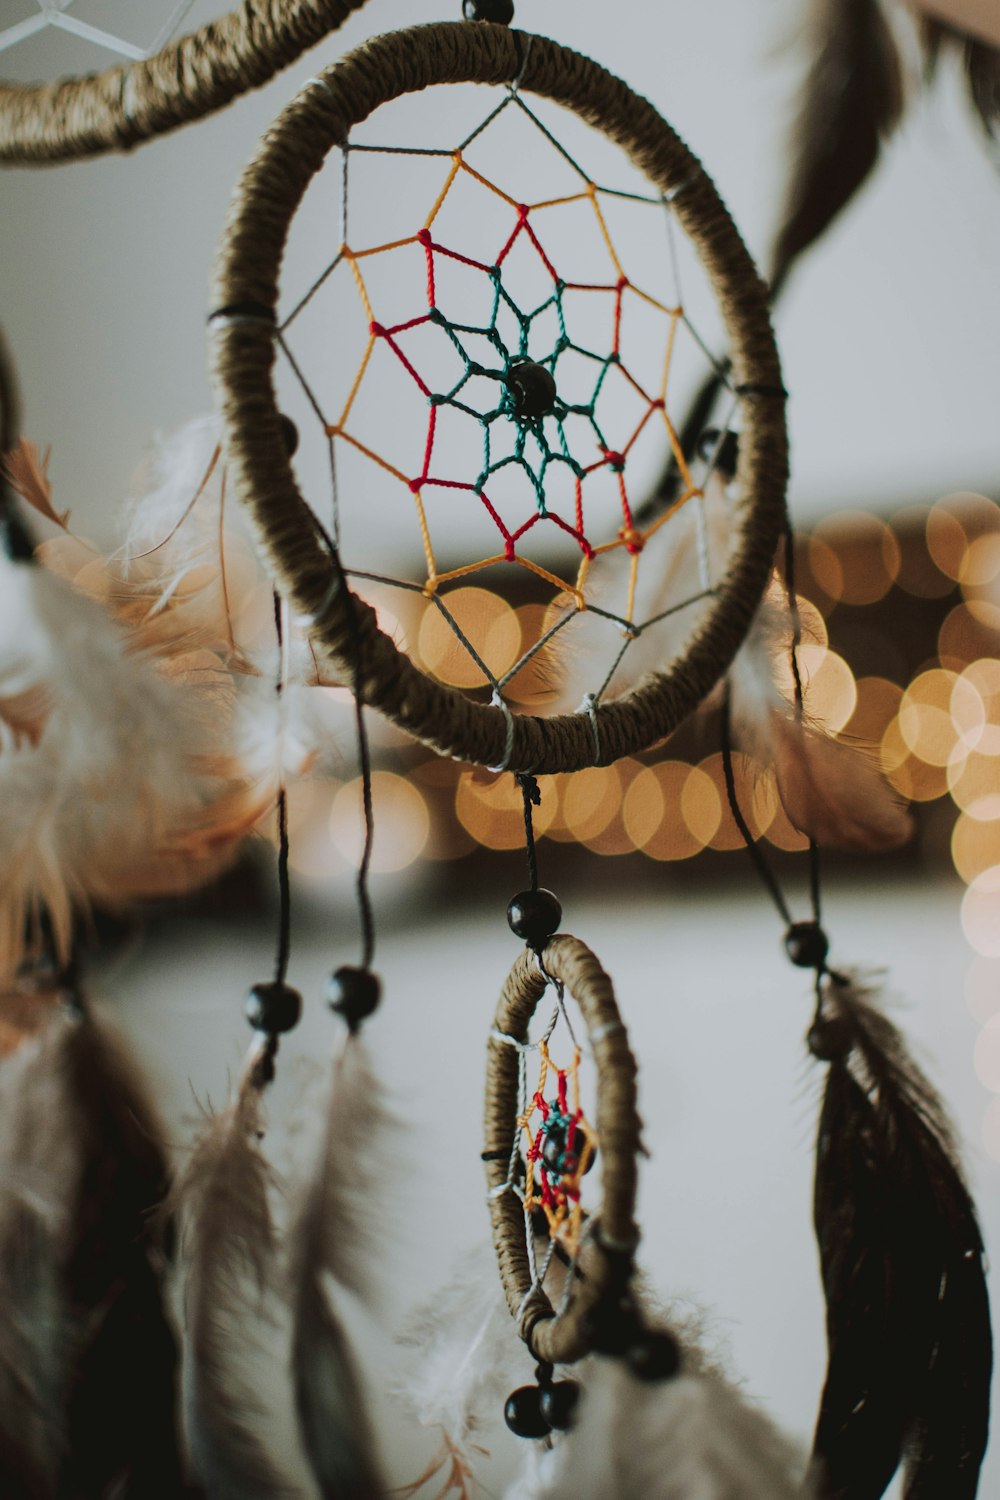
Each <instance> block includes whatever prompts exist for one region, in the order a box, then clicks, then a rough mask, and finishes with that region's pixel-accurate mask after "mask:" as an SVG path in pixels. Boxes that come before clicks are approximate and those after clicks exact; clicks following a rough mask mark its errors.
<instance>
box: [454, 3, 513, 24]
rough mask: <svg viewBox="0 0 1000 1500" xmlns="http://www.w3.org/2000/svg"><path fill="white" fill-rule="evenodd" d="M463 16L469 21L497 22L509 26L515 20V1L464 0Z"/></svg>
mask: <svg viewBox="0 0 1000 1500" xmlns="http://www.w3.org/2000/svg"><path fill="white" fill-rule="evenodd" d="M462 15H463V16H464V17H465V19H466V20H467V21H496V22H497V23H498V24H499V25H500V26H509V25H510V23H511V21H513V19H514V0H462Z"/></svg>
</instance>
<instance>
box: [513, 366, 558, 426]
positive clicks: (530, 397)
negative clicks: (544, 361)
mask: <svg viewBox="0 0 1000 1500" xmlns="http://www.w3.org/2000/svg"><path fill="white" fill-rule="evenodd" d="M504 384H505V385H506V387H507V390H508V392H509V393H510V400H511V405H512V406H513V408H514V415H515V417H517V418H518V419H519V420H520V421H522V422H531V421H534V420H536V419H537V418H538V417H547V416H548V414H549V412H550V411H551V410H552V408H553V407H554V406H555V404H556V382H555V376H554V375H553V374H552V371H551V370H547V369H546V368H545V366H544V365H536V364H535V363H534V361H533V360H530V359H522V360H519V361H518V363H517V364H513V365H511V367H510V369H509V370H508V371H507V374H506V375H505V376H504Z"/></svg>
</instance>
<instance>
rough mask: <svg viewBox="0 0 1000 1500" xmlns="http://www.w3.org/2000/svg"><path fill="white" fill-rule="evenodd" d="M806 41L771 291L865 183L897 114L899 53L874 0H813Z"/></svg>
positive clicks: (900, 107)
mask: <svg viewBox="0 0 1000 1500" xmlns="http://www.w3.org/2000/svg"><path fill="white" fill-rule="evenodd" d="M810 46H811V51H812V62H811V65H810V68H809V73H808V75H807V77H806V80H805V83H804V86H803V90H802V96H801V99H800V103H799V109H798V115H797V118H796V121H795V125H794V128H793V132H792V141H793V145H792V152H791V156H792V160H791V170H790V173H789V179H788V185H787V189H786V194H785V204H784V209H783V211H782V216H781V222H780V227H779V229H778V234H777V238H776V242H775V248H774V253H773V257H772V262H771V277H770V279H771V288H772V295H776V294H777V291H778V289H779V287H780V285H781V283H782V282H783V281H784V279H785V277H786V275H787V274H788V272H789V270H790V269H791V267H792V265H793V263H794V262H795V261H796V260H797V259H798V257H799V256H800V255H801V254H802V253H803V251H805V250H807V249H808V248H809V246H810V245H812V244H813V242H814V241H815V240H818V239H819V237H820V236H821V235H822V234H823V233H824V232H825V230H826V229H827V228H828V226H829V225H830V224H831V223H832V222H833V220H834V219H835V218H836V217H837V215H838V214H839V213H840V212H841V210H842V209H843V208H844V207H845V206H846V205H847V204H848V203H849V202H850V200H851V199H852V198H853V197H854V194H855V193H856V192H857V191H858V189H859V188H860V187H861V186H862V184H863V183H864V182H865V181H866V179H867V177H868V175H869V173H870V172H871V171H872V169H873V167H874V166H875V163H876V162H877V160H878V156H879V152H880V150H881V147H882V142H883V141H884V140H885V139H886V138H887V137H888V136H889V135H891V133H892V132H893V130H895V128H896V126H897V125H898V124H899V121H900V119H901V117H902V114H903V105H904V89H903V74H902V68H901V65H900V59H899V53H898V50H897V47H896V43H895V40H894V38H893V35H892V32H891V30H890V28H889V25H888V23H887V21H886V18H885V16H884V15H883V13H882V10H881V7H880V4H879V0H813V3H812V17H811V22H810Z"/></svg>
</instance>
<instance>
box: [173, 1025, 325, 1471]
mask: <svg viewBox="0 0 1000 1500" xmlns="http://www.w3.org/2000/svg"><path fill="white" fill-rule="evenodd" d="M273 1055H274V1054H273V1044H271V1043H268V1042H267V1041H266V1040H264V1039H261V1040H258V1041H256V1042H255V1043H254V1046H253V1048H252V1050H251V1053H250V1055H249V1058H248V1060H247V1063H246V1066H245V1068H244V1072H243V1076H242V1078H241V1080H240V1083H239V1086H238V1088H237V1092H236V1097H235V1100H234V1102H233V1103H232V1104H231V1105H230V1106H229V1108H228V1109H226V1110H224V1111H222V1112H221V1113H220V1114H219V1115H217V1116H216V1117H215V1119H213V1120H212V1121H211V1122H210V1123H209V1125H208V1127H207V1129H206V1130H205V1132H204V1134H203V1135H202V1137H201V1139H200V1140H199V1141H198V1143H197V1145H196V1147H195V1150H194V1152H193V1155H192V1157H191V1161H190V1163H189V1165H188V1167H187V1169H186V1171H185V1173H184V1175H183V1177H182V1179H181V1181H180V1182H179V1183H178V1186H177V1189H176V1194H175V1200H174V1205H175V1211H176V1214H177V1219H178V1224H179V1229H180V1245H181V1257H182V1266H183V1308H184V1325H185V1334H186V1339H185V1348H184V1361H183V1366H184V1376H183V1388H184V1411H185V1425H186V1430H187V1439H188V1446H189V1449H190V1456H191V1465H192V1469H193V1471H194V1475H195V1478H196V1479H197V1480H198V1482H199V1483H200V1484H201V1485H202V1487H203V1488H204V1490H205V1493H206V1495H207V1496H208V1497H209V1500H292V1497H297V1496H298V1495H299V1494H300V1491H299V1489H298V1487H297V1486H296V1485H295V1484H294V1483H293V1481H292V1479H291V1478H290V1477H289V1476H287V1475H286V1474H284V1473H283V1472H282V1470H281V1469H280V1467H279V1466H278V1465H277V1464H276V1463H275V1461H274V1460H273V1458H272V1456H271V1454H270V1452H269V1449H268V1446H267V1444H266V1442H265V1440H264V1438H263V1436H262V1429H263V1427H264V1423H265V1417H266V1416H267V1409H266V1405H265V1403H264V1401H263V1400H262V1399H261V1396H260V1394H259V1392H258V1391H257V1389H256V1388H255V1387H254V1385H253V1384H252V1382H251V1378H250V1375H249V1372H248V1368H247V1346H248V1343H249V1342H251V1340H252V1330H253V1329H254V1328H255V1327H256V1325H257V1324H258V1323H259V1321H260V1320H261V1318H262V1316H265V1315H266V1313H267V1308H268V1302H269V1300H271V1299H273V1297H274V1296H275V1294H276V1291H277V1275H276V1270H275V1236H274V1226H273V1223H272V1218H271V1209H270V1203H269V1199H268V1188H269V1178H270V1173H269V1169H268V1166H267V1163H266V1162H265V1160H264V1157H263V1155H262V1154H261V1151H260V1147H259V1138H260V1136H261V1133H262V1109H263V1104H262V1094H263V1090H264V1088H265V1087H266V1086H267V1084H268V1083H269V1082H270V1080H271V1077H272V1075H273Z"/></svg>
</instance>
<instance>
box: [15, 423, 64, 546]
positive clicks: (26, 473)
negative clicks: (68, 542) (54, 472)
mask: <svg viewBox="0 0 1000 1500" xmlns="http://www.w3.org/2000/svg"><path fill="white" fill-rule="evenodd" d="M51 455H52V449H51V448H46V449H45V451H44V452H39V450H38V447H37V446H36V445H35V444H34V443H33V442H31V440H30V439H29V438H21V439H20V440H19V441H18V443H17V446H16V447H15V448H12V449H11V451H10V452H9V453H8V454H6V455H5V456H4V459H3V472H4V473H5V475H6V476H7V480H8V482H9V484H10V487H11V489H12V490H14V491H15V492H16V493H17V494H18V495H20V496H21V499H22V500H25V501H26V502H27V503H28V505H30V506H31V507H32V509H33V510H36V511H37V512H38V514H39V515H40V516H44V517H45V519H46V520H47V521H52V522H54V523H55V525H56V526H59V527H61V529H62V530H63V531H65V530H66V522H67V521H68V520H69V511H68V510H64V511H63V513H62V515H60V514H59V512H58V511H57V510H56V509H55V507H54V506H53V504H52V483H51V481H50V479H49V459H50V457H51Z"/></svg>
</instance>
